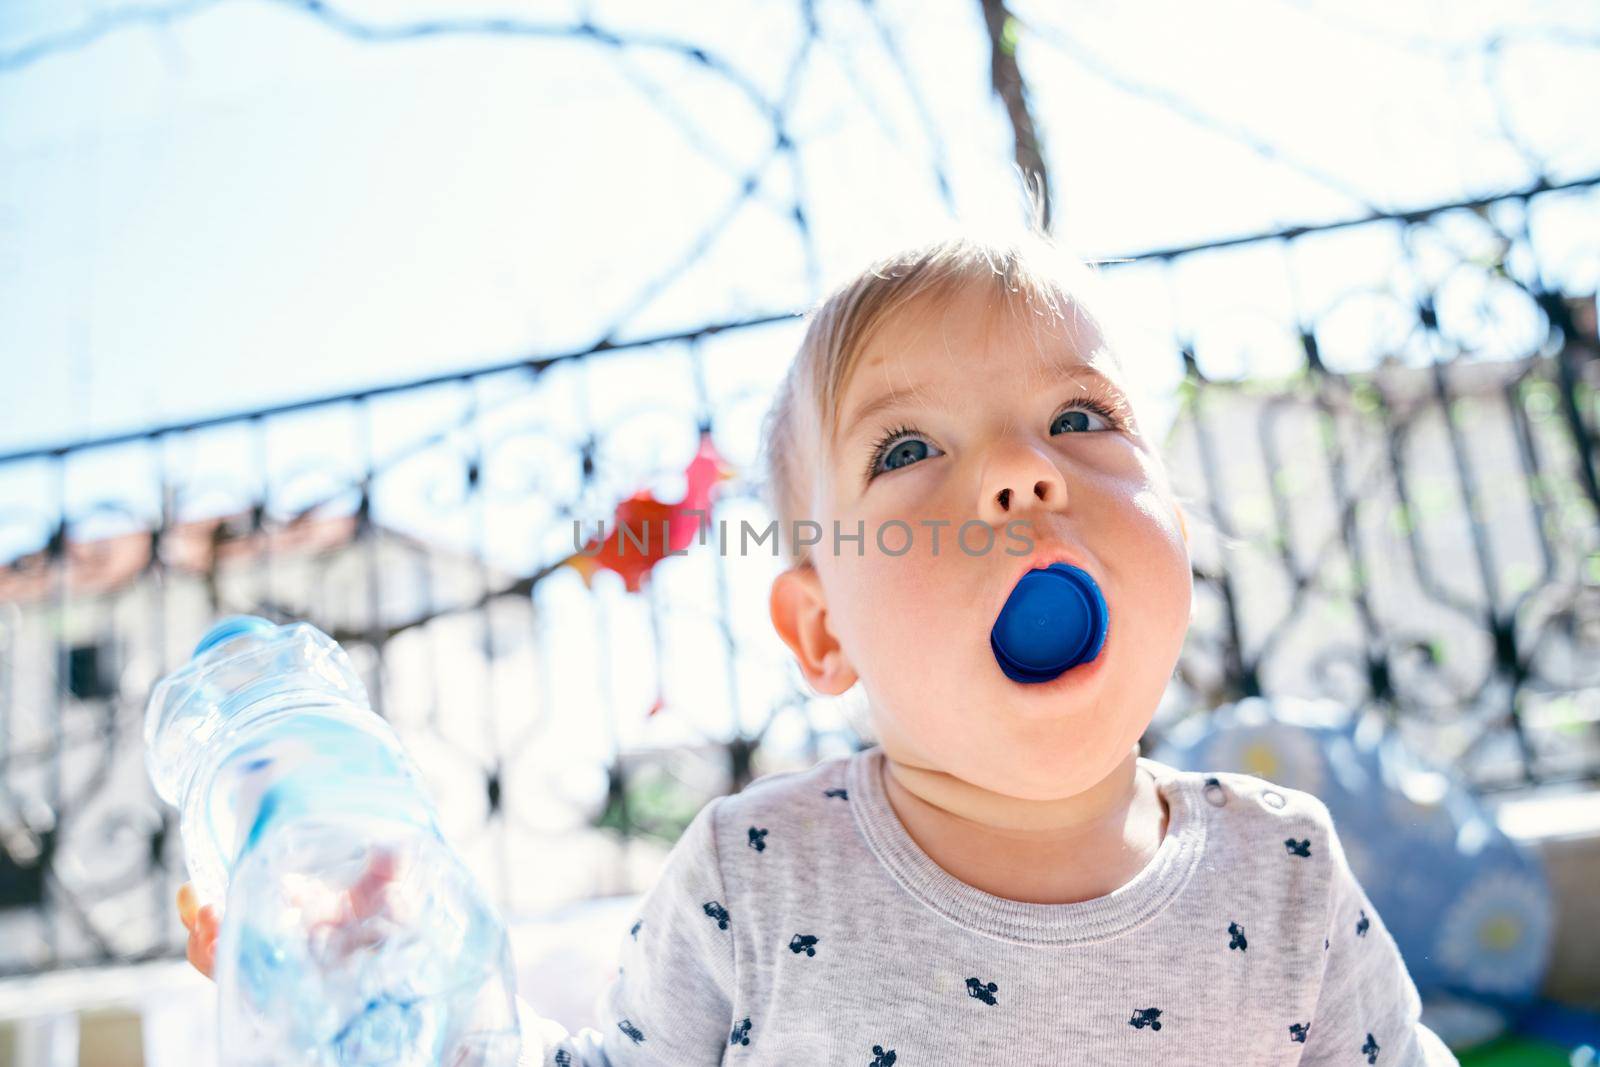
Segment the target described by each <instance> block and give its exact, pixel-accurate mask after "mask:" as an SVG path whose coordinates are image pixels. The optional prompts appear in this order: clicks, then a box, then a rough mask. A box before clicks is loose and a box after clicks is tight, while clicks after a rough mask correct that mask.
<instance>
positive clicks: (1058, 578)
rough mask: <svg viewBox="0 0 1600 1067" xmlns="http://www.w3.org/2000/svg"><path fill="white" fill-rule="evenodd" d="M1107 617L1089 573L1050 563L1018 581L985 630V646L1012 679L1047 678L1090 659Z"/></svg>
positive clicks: (1099, 642) (1033, 680) (1035, 680)
mask: <svg viewBox="0 0 1600 1067" xmlns="http://www.w3.org/2000/svg"><path fill="white" fill-rule="evenodd" d="M1109 623H1110V614H1109V612H1108V610H1107V608H1106V601H1105V596H1104V595H1103V594H1102V593H1101V591H1100V587H1099V585H1098V584H1097V583H1096V582H1095V580H1094V578H1093V576H1092V575H1090V574H1089V572H1088V571H1086V570H1084V569H1083V568H1081V567H1077V566H1074V565H1073V564H1070V563H1051V564H1049V565H1048V566H1045V567H1038V568H1035V569H1033V570H1030V571H1028V572H1027V573H1026V574H1024V575H1023V576H1022V577H1021V578H1020V579H1019V580H1018V581H1017V583H1016V585H1015V586H1014V587H1013V588H1012V590H1011V594H1010V596H1008V597H1007V599H1006V602H1005V605H1004V606H1003V607H1002V608H1001V609H1000V613H999V616H998V617H997V618H996V619H995V622H994V626H993V627H992V628H991V629H990V631H989V647H990V649H991V650H992V651H993V652H994V657H995V662H997V663H998V664H999V665H1000V669H1001V671H1003V672H1004V673H1005V675H1006V677H1008V678H1010V679H1011V680H1012V681H1014V682H1019V683H1023V684H1038V683H1042V682H1049V681H1052V680H1054V679H1056V678H1058V677H1060V676H1061V675H1062V674H1063V673H1065V672H1067V671H1069V670H1072V669H1073V668H1075V667H1077V666H1079V665H1080V664H1088V663H1091V662H1093V661H1094V660H1095V659H1096V658H1097V657H1098V656H1099V654H1100V651H1101V647H1102V646H1103V645H1104V643H1105V638H1106V632H1107V630H1108V628H1109Z"/></svg>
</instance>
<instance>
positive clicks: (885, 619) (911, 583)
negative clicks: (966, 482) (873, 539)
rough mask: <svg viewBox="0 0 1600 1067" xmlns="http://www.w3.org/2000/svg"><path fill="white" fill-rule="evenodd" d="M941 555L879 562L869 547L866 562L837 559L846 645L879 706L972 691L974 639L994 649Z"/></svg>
mask: <svg viewBox="0 0 1600 1067" xmlns="http://www.w3.org/2000/svg"><path fill="white" fill-rule="evenodd" d="M942 556H943V552H942V550H941V559H926V558H914V557H913V554H912V553H907V554H906V555H904V556H899V557H892V556H884V555H881V554H878V555H874V554H873V549H872V547H871V546H870V545H869V546H868V554H867V556H866V557H865V558H863V559H856V558H855V557H854V556H848V557H841V558H840V559H839V560H838V563H839V564H840V570H841V576H842V577H843V578H844V583H843V584H844V586H845V588H847V589H848V590H849V592H848V603H849V609H848V610H849V615H850V622H849V626H848V637H847V638H846V640H848V641H849V643H850V646H851V647H852V648H854V649H855V650H856V655H855V657H854V666H855V667H856V670H857V672H858V673H859V674H860V675H861V677H862V679H863V681H864V682H865V684H866V688H867V691H868V693H869V694H870V695H872V696H873V697H874V699H876V700H878V701H880V702H883V703H888V704H891V705H895V706H900V707H903V706H904V705H905V704H906V703H907V702H910V703H912V704H913V705H926V704H927V703H928V700H929V696H930V695H931V694H934V693H939V692H944V693H947V694H949V693H951V692H952V690H951V689H950V686H951V685H952V684H954V683H957V682H962V683H963V684H964V685H967V686H970V685H971V680H972V679H971V673H972V670H973V665H974V659H973V652H974V649H973V642H974V640H976V639H975V638H974V637H973V634H974V633H977V634H978V636H979V637H981V638H982V639H983V641H984V642H987V639H988V638H987V634H988V630H987V624H985V623H983V622H982V621H981V620H978V619H976V618H975V617H974V616H973V613H972V605H971V604H970V603H963V602H962V599H961V597H960V593H959V590H960V588H961V585H960V583H959V582H957V581H955V580H954V579H953V577H952V576H951V575H948V574H947V573H946V569H945V568H943V567H941V566H940V564H941V562H942ZM969 562H970V561H969ZM841 636H843V635H841ZM984 647H985V649H986V648H987V645H986V644H985V645H984ZM957 691H959V690H957Z"/></svg>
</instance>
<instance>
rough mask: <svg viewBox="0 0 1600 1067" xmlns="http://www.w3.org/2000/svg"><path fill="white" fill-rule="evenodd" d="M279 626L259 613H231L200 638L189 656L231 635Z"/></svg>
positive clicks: (217, 643)
mask: <svg viewBox="0 0 1600 1067" xmlns="http://www.w3.org/2000/svg"><path fill="white" fill-rule="evenodd" d="M277 628H278V627H277V625H276V624H275V623H273V622H270V621H269V620H267V619H263V618H262V617H261V616H259V615H229V616H228V617H227V618H225V619H222V620H220V621H218V622H217V623H216V625H214V626H212V627H211V629H209V630H207V631H206V635H205V636H204V637H202V638H201V639H200V643H199V644H198V645H195V646H194V652H192V653H191V654H190V657H189V658H191V659H193V658H194V657H195V656H198V655H200V653H202V652H204V651H205V650H206V649H208V648H215V647H216V646H218V645H220V644H222V642H224V641H226V640H228V638H230V637H238V636H239V635H240V634H248V633H257V632H261V631H265V630H276V629H277Z"/></svg>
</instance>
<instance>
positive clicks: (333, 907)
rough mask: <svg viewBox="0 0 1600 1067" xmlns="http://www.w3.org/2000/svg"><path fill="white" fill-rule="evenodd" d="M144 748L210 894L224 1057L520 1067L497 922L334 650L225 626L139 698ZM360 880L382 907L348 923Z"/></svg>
mask: <svg viewBox="0 0 1600 1067" xmlns="http://www.w3.org/2000/svg"><path fill="white" fill-rule="evenodd" d="M144 736H145V746H146V749H145V757H146V766H147V769H148V770H149V773H150V778H151V781H152V782H153V783H154V785H155V788H156V791H157V792H158V793H159V794H160V796H161V797H162V799H163V800H165V801H166V802H167V803H169V804H172V805H174V806H175V807H177V808H178V809H179V812H180V826H181V829H182V834H183V844H184V851H185V854H186V856H187V861H188V867H189V876H190V880H191V881H192V882H193V883H194V886H195V890H196V893H197V895H198V896H199V898H200V900H201V902H203V903H211V904H217V903H219V902H221V901H224V900H225V904H224V906H223V907H222V927H221V930H220V931H219V933H218V937H217V951H216V962H215V968H214V976H215V978H216V982H217V991H218V1009H219V1015H218V1022H219V1029H218V1032H219V1033H220V1034H221V1046H222V1047H221V1049H220V1050H219V1052H220V1062H222V1063H223V1064H226V1065H228V1067H242V1065H251V1067H262V1065H269V1064H270V1065H289V1064H293V1065H294V1067H354V1065H357V1064H374V1065H375V1064H384V1065H387V1067H512V1065H514V1064H515V1063H516V1060H517V1056H518V1052H519V1049H520V1037H519V1032H518V1028H517V1014H516V1003H515V990H516V980H515V972H514V970H513V968H512V962H511V949H510V944H509V941H508V939H507V937H506V932H505V927H504V925H503V924H502V923H501V921H500V918H499V916H498V915H497V914H496V912H495V909H494V908H493V907H492V905H491V904H490V903H489V901H488V900H487V899H486V897H485V896H484V894H483V893H482V892H481V891H480V889H479V887H478V885H477V884H476V882H475V880H474V879H473V877H472V875H471V873H470V872H469V871H468V870H467V868H466V867H465V865H464V864H463V863H462V862H461V860H460V858H459V857H458V856H457V855H456V854H455V853H454V852H453V851H452V850H451V848H450V847H449V846H448V845H447V844H446V843H445V841H444V838H443V837H442V836H441V834H440V831H439V827H438V822H437V817H436V812H435V809H434V807H433V804H432V802H431V801H430V799H429V798H428V796H427V794H426V792H425V790H424V788H423V785H422V778H421V775H420V774H419V773H418V771H417V768H416V765H415V764H414V763H413V762H412V761H411V758H410V757H409V756H408V755H407V754H406V752H405V750H404V749H403V748H402V747H401V744H400V741H399V739H398V738H397V737H396V736H395V734H394V732H393V730H391V729H390V727H389V725H388V723H386V722H385V721H384V720H383V719H382V717H380V716H379V715H378V714H376V713H375V712H374V711H372V709H371V706H370V705H369V703H368V701H367V695H366V689H365V687H364V686H363V685H362V684H361V679H360V678H359V677H358V676H357V675H356V673H355V671H354V669H353V668H352V666H351V664H350V661H349V659H348V658H347V657H346V655H345V653H344V650H343V649H342V648H340V647H339V645H338V644H337V643H335V642H334V641H333V640H332V639H331V638H329V637H328V636H327V635H326V634H324V633H322V632H321V631H320V630H318V629H316V628H315V627H313V626H310V625H308V624H306V623H295V624H290V625H285V626H277V625H274V624H273V623H271V622H269V621H267V620H266V619H261V618H256V617H254V616H248V615H244V616H232V617H229V618H226V619H223V620H222V621H221V622H219V623H218V624H217V625H216V626H214V627H212V629H211V631H210V632H209V633H207V634H206V635H205V637H204V638H203V639H202V640H201V641H200V643H199V645H198V646H196V648H195V650H194V655H193V657H192V658H191V659H190V661H189V662H188V663H187V664H186V665H185V666H184V667H182V668H181V669H179V670H177V671H175V672H174V673H172V674H171V675H168V676H167V677H166V678H164V679H162V681H161V682H160V684H159V685H157V686H156V688H155V690H154V691H153V692H152V693H151V696H150V703H149V706H148V707H147V708H146V711H145V729H144ZM375 867H378V868H381V870H380V871H379V875H380V881H382V880H384V879H386V880H387V884H386V885H384V886H383V888H382V892H383V894H384V896H383V898H382V899H383V900H384V905H383V906H382V907H381V908H377V909H374V911H373V913H372V914H368V915H362V914H354V913H352V912H351V911H350V909H349V905H348V901H349V897H348V894H349V891H350V889H351V888H352V887H353V886H356V885H357V883H358V882H360V881H361V880H362V879H363V876H370V875H371V874H372V872H373V869H374V868H375ZM363 884H364V885H368V886H370V885H371V884H372V883H371V882H370V881H368V882H366V883H363Z"/></svg>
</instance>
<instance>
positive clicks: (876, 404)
mask: <svg viewBox="0 0 1600 1067" xmlns="http://www.w3.org/2000/svg"><path fill="white" fill-rule="evenodd" d="M929 394H930V390H927V389H924V388H922V387H920V386H919V387H916V388H912V389H890V390H889V391H888V392H887V393H884V394H883V395H881V396H879V397H877V398H876V399H874V400H870V401H868V402H867V403H865V404H862V405H861V406H860V407H859V408H857V409H856V412H855V414H854V415H852V416H851V417H850V419H849V420H848V421H847V422H841V423H840V429H841V432H842V436H841V438H840V439H841V440H846V441H848V440H849V439H850V435H851V434H852V433H854V432H855V430H856V427H858V426H860V425H861V424H862V423H864V422H866V421H867V420H868V419H870V418H872V417H873V416H874V415H879V414H882V413H883V412H885V411H891V410H893V409H895V408H898V407H901V406H903V405H906V404H910V403H912V402H913V401H919V400H924V399H928V400H931V401H932V403H933V405H934V407H935V408H936V409H938V410H940V411H945V412H948V411H950V410H952V408H951V406H950V405H949V404H946V403H942V402H940V401H938V400H933V399H932V398H931V397H930V395H929Z"/></svg>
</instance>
